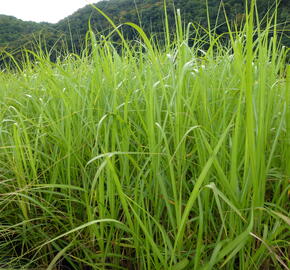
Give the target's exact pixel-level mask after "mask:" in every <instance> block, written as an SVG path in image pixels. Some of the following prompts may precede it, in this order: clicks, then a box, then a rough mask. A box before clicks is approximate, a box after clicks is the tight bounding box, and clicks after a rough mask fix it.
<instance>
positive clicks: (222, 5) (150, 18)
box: [0, 0, 290, 61]
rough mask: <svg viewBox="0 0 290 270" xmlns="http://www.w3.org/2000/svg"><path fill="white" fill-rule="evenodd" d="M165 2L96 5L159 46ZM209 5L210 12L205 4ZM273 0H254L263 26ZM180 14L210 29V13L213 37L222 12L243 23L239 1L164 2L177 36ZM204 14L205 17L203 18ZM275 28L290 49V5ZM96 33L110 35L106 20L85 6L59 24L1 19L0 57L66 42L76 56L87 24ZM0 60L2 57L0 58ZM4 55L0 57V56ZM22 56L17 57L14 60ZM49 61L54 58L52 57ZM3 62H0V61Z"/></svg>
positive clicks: (129, 34) (221, 25) (126, 30)
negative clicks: (148, 36)
mask: <svg viewBox="0 0 290 270" xmlns="http://www.w3.org/2000/svg"><path fill="white" fill-rule="evenodd" d="M163 4H164V1H163V0H134V1H132V0H122V1H120V0H110V1H101V2H98V3H96V4H95V6H96V7H98V8H99V9H101V10H102V11H103V12H104V13H105V14H107V15H108V16H109V17H110V18H111V19H112V21H114V22H115V23H116V24H117V25H118V24H122V23H125V22H132V23H135V24H138V25H140V26H141V27H142V29H143V30H144V31H145V33H146V34H148V35H150V36H154V37H155V38H158V40H159V42H160V43H163V41H164V36H165V34H164V29H165V17H164V7H163ZM206 4H208V8H207V6H206ZM275 6H276V5H275V1H272V0H257V7H258V11H259V14H260V18H261V19H262V18H264V24H265V25H266V23H267V17H268V18H269V17H270V16H271V15H272V13H273V10H274V8H275ZM177 9H180V10H181V15H182V20H183V22H184V25H185V26H186V25H187V24H188V23H191V22H193V23H194V24H195V25H197V24H199V25H201V26H202V27H205V28H206V29H207V28H208V17H207V16H208V14H209V19H210V24H211V25H210V27H211V29H214V30H215V33H216V34H222V33H226V32H228V26H227V24H226V20H225V16H224V12H226V16H227V18H228V19H229V21H230V24H231V26H232V27H234V25H235V24H238V25H241V24H243V23H244V16H245V1H240V0H224V1H220V0H208V1H204V0H167V18H168V22H169V27H170V29H171V33H174V32H175V29H174V27H175V17H176V14H175V11H176V10H177ZM207 12H208V14H207ZM277 14H278V18H277V22H278V26H277V27H278V29H279V30H280V33H282V32H283V34H281V38H282V43H283V44H284V45H286V46H288V47H290V38H289V30H290V1H284V0H283V1H281V2H280V5H279V9H278V12H277ZM88 22H90V25H91V28H92V29H93V31H94V32H95V33H98V34H102V35H104V36H106V35H108V34H109V33H110V32H111V31H113V28H112V26H111V25H110V24H109V23H108V21H107V20H106V19H105V18H104V17H103V16H102V15H101V14H100V13H99V12H97V11H96V10H95V9H94V8H93V7H92V6H90V5H88V6H86V7H84V8H82V9H79V10H78V11H77V12H75V13H74V14H72V15H71V16H68V17H67V18H65V19H63V20H61V21H60V22H58V23H57V24H48V23H39V24H37V23H34V22H23V21H21V20H18V19H16V18H14V17H9V16H4V15H0V53H1V51H4V50H8V51H9V52H15V51H19V50H20V49H21V48H23V47H24V48H28V49H32V50H35V43H36V42H37V44H38V45H37V46H39V45H40V43H41V46H42V49H43V48H44V47H45V48H46V49H48V50H49V51H50V50H52V49H54V50H60V49H61V48H63V45H64V44H65V47H66V49H68V50H69V51H71V52H76V53H80V52H81V50H82V48H84V46H85V44H84V43H85V36H86V34H87V32H88V30H89V23H88ZM121 30H122V32H123V35H124V37H125V38H126V39H129V40H134V39H136V37H137V36H138V35H137V33H136V31H135V30H134V29H133V28H132V27H129V26H123V27H122V28H121ZM112 40H113V41H114V42H120V38H119V36H118V35H116V34H115V35H113V37H112ZM0 57H1V55H0ZM3 57H4V56H3V55H2V58H3ZM17 57H18V58H20V56H19V55H18V56H17ZM52 58H53V59H55V58H56V56H55V55H54V56H53V57H52ZM0 61H1V60H0Z"/></svg>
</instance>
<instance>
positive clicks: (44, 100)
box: [0, 14, 290, 270]
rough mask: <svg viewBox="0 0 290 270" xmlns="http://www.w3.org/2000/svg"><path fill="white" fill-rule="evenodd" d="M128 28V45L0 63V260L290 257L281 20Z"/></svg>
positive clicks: (83, 264) (205, 261)
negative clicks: (164, 36) (276, 23)
mask: <svg viewBox="0 0 290 270" xmlns="http://www.w3.org/2000/svg"><path fill="white" fill-rule="evenodd" d="M131 26H132V27H135V28H136V29H137V30H138V31H139V33H140V37H141V42H139V43H137V42H136V43H133V44H130V45H128V44H127V43H126V44H125V43H123V50H122V52H121V53H120V52H117V51H116V49H114V47H113V45H112V44H111V43H110V41H109V40H96V39H95V37H94V36H93V35H91V38H88V42H89V43H90V44H91V45H92V46H91V47H92V49H91V50H90V52H89V50H85V51H84V53H83V54H82V55H81V56H76V55H73V54H69V55H67V57H66V58H65V59H64V60H62V61H58V62H56V63H51V62H50V61H49V59H48V57H47V56H46V55H45V54H41V52H40V53H38V54H35V55H34V59H35V61H30V60H29V61H27V62H26V63H25V64H24V67H21V68H20V67H19V70H12V69H11V70H9V67H7V69H6V70H5V71H3V72H1V73H0V108H1V110H0V194H1V195H0V210H1V211H0V269H48V270H53V269H84V270H85V269H138V270H139V269H140V270H141V269H144V270H145V269H146V270H149V269H163V270H166V269H171V270H186V269H193V270H209V269H229V270H232V269H241V270H248V269H289V267H290V261H289V253H290V248H289V245H290V242H289V239H290V232H289V227H290V218H289V210H290V209H289V194H288V192H289V184H290V183H289V181H290V162H289V161H290V68H289V66H287V65H286V64H285V58H286V53H287V49H286V48H282V47H280V46H279V39H278V38H277V35H276V32H275V27H272V28H271V26H270V25H268V27H266V29H263V30H261V29H260V28H259V24H258V25H257V26H256V27H254V26H253V14H252V15H248V17H247V21H246V24H245V27H244V29H242V30H241V31H240V32H239V33H233V32H230V33H229V37H230V41H229V44H228V45H225V44H220V43H219V38H216V37H215V36H214V35H213V34H212V33H211V34H209V36H204V35H203V34H201V32H196V40H195V43H194V45H193V46H188V45H187V43H188V42H187V35H186V31H185V33H182V29H181V27H179V28H177V35H176V39H175V40H174V41H170V42H169V40H168V43H167V46H166V47H165V48H163V49H157V48H156V46H155V45H154V44H153V43H152V42H150V41H149V40H148V39H147V38H146V36H145V34H144V33H143V32H142V30H141V29H139V28H137V26H134V25H131ZM192 30H193V28H190V30H189V31H192ZM270 34H271V38H269V36H270ZM253 37H255V38H253ZM208 38H209V40H210V43H209V46H208V50H207V51H203V50H202V46H203V45H204V42H205V41H206V40H208ZM285 67H286V68H285Z"/></svg>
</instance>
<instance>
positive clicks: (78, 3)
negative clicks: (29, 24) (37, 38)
mask: <svg viewBox="0 0 290 270" xmlns="http://www.w3.org/2000/svg"><path fill="white" fill-rule="evenodd" d="M91 2H93V3H96V2H97V0H94V1H90V0H0V14H5V15H10V16H14V17H17V18H18V19H21V20H24V21H35V22H50V23H56V22H58V21H59V20H61V19H63V18H65V17H66V16H68V15H71V14H72V13H73V12H75V11H77V10H78V9H79V8H82V7H84V6H85V5H87V4H88V3H91Z"/></svg>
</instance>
